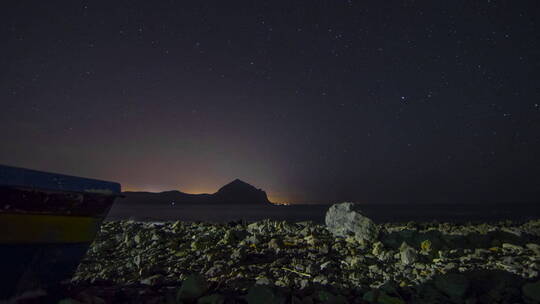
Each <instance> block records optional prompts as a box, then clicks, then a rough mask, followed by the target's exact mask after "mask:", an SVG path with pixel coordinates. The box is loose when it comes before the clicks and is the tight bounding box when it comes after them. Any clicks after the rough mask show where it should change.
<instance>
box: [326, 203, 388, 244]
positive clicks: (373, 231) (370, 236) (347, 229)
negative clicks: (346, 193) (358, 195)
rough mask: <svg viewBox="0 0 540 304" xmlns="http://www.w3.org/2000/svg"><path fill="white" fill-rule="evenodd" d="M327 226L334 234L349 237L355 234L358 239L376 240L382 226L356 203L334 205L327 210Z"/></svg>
mask: <svg viewBox="0 0 540 304" xmlns="http://www.w3.org/2000/svg"><path fill="white" fill-rule="evenodd" d="M325 223H326V228H327V229H328V231H330V232H331V233H332V234H333V235H334V236H340V237H347V236H348V235H353V236H354V238H355V239H356V240H357V241H370V242H373V241H375V240H376V239H377V238H378V236H379V231H380V228H379V226H378V225H377V224H375V223H374V222H373V221H372V220H371V219H370V218H368V217H367V216H365V215H364V214H363V213H362V211H360V205H358V204H355V203H349V202H345V203H340V204H334V205H332V206H331V207H330V208H329V209H328V211H327V212H326V217H325Z"/></svg>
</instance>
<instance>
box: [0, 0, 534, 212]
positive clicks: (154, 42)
mask: <svg viewBox="0 0 540 304" xmlns="http://www.w3.org/2000/svg"><path fill="white" fill-rule="evenodd" d="M539 15H540V9H539V4H537V1H495V0H492V1H352V0H350V1H338V0H333V1H313V0H305V1H263V0H257V1H131V0H130V1H74V0H69V1H2V3H1V4H0V38H1V45H0V103H1V108H0V126H1V129H0V130H1V131H0V142H1V144H0V163H1V164H5V165H13V166H19V167H27V168H32V169H38V170H47V171H53V172H59V173H65V174H71V175H78V176H85V177H93V178H100V179H106V180H112V181H117V182H120V183H121V184H122V185H123V189H125V190H147V191H163V190H171V189H178V190H181V191H184V192H188V193H202V192H207V193H213V192H215V191H216V190H217V189H218V188H219V187H221V186H222V185H224V184H226V183H228V182H230V181H232V180H233V179H235V178H240V179H242V180H244V181H246V182H248V183H250V184H253V185H255V186H256V187H258V188H262V189H264V190H265V191H266V192H267V193H268V194H269V197H270V200H273V201H277V202H284V201H285V202H292V203H294V202H313V203H315V202H319V203H321V202H322V203H324V202H327V203H330V202H338V201H347V200H348V201H358V202H368V203H375V202H381V203H382V202H403V203H407V202H409V203H410V202H433V203H438V202H492V203H493V202H538V200H539V199H538V198H539V195H540V157H539V155H540V31H539V23H538V20H539V18H538V16H539Z"/></svg>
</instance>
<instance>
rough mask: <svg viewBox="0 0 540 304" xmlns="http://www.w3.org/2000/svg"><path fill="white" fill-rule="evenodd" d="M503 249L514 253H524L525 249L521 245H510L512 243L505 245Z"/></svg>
mask: <svg viewBox="0 0 540 304" xmlns="http://www.w3.org/2000/svg"><path fill="white" fill-rule="evenodd" d="M502 248H503V249H507V250H510V251H514V252H516V253H521V252H523V247H521V246H519V245H514V244H510V243H503V244H502Z"/></svg>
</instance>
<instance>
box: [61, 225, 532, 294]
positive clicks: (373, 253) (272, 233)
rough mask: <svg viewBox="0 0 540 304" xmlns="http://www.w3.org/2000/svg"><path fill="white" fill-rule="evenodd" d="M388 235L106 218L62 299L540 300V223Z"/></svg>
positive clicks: (388, 231) (397, 229) (396, 230)
mask: <svg viewBox="0 0 540 304" xmlns="http://www.w3.org/2000/svg"><path fill="white" fill-rule="evenodd" d="M380 228H381V234H380V236H379V237H378V239H377V240H375V241H373V242H359V241H356V240H355V239H354V238H353V237H335V236H333V235H332V234H331V233H330V232H329V231H328V230H327V229H326V227H325V226H324V225H318V224H315V223H313V222H309V221H307V222H298V223H289V222H284V221H281V222H277V221H270V220H264V221H258V222H254V223H245V222H240V221H238V222H230V223H226V224H215V223H206V222H179V221H177V222H165V223H143V222H134V221H110V222H105V223H104V224H103V225H102V227H101V232H100V233H99V235H98V237H97V239H96V240H95V242H94V243H93V244H92V246H91V248H90V250H89V251H88V254H87V256H86V257H85V258H84V260H83V261H82V262H81V264H80V265H79V268H78V270H77V272H76V274H75V276H74V277H73V280H72V282H71V283H70V285H69V286H68V288H67V289H69V290H70V293H69V295H70V297H71V299H66V300H65V301H64V303H76V302H69V301H75V300H74V299H77V300H78V301H79V302H87V303H109V302H110V303H121V302H126V303H127V302H132V303H141V302H148V303H201V304H203V303H394V304H397V303H539V302H540V281H539V279H538V271H539V270H540V245H539V240H540V220H531V221H528V222H524V223H516V222H511V221H503V222H498V223H491V224H486V223H482V224H463V225H456V224H450V223H438V222H430V223H415V222H409V223H403V224H399V223H388V224H381V225H380ZM100 301H101V302H100Z"/></svg>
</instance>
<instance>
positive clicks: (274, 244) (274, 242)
mask: <svg viewBox="0 0 540 304" xmlns="http://www.w3.org/2000/svg"><path fill="white" fill-rule="evenodd" d="M283 246H284V245H283V241H281V240H280V239H276V238H272V239H270V241H268V248H271V249H274V250H276V251H279V250H280V249H282V248H283Z"/></svg>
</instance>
